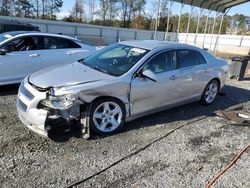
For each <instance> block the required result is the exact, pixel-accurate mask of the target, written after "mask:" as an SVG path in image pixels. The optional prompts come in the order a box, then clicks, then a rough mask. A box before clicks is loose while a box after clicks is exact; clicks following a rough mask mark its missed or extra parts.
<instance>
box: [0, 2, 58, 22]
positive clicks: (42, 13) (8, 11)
mask: <svg viewBox="0 0 250 188" xmlns="http://www.w3.org/2000/svg"><path fill="white" fill-rule="evenodd" d="M0 5H1V8H0V15H3V16H17V17H27V18H41V19H56V14H57V13H59V12H60V8H61V7H62V5H63V0H0Z"/></svg>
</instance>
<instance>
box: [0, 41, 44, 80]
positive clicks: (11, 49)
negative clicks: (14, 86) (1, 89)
mask: <svg viewBox="0 0 250 188" xmlns="http://www.w3.org/2000/svg"><path fill="white" fill-rule="evenodd" d="M38 43H39V37H36V36H29V37H19V38H17V39H13V40H11V41H9V42H8V43H6V44H3V45H2V46H1V47H0V49H5V50H7V51H8V53H6V54H5V55H1V56H0V84H4V83H6V84H8V83H18V82H20V81H21V80H22V79H23V78H24V77H25V76H27V75H29V74H31V73H33V72H35V71H38V70H40V69H41V67H42V65H41V63H42V60H41V56H40V53H39V50H38Z"/></svg>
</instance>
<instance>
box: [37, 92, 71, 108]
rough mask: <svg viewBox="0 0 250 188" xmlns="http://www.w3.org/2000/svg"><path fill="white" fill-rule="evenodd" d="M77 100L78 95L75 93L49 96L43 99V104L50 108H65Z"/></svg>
mask: <svg viewBox="0 0 250 188" xmlns="http://www.w3.org/2000/svg"><path fill="white" fill-rule="evenodd" d="M75 100H76V96H75V95H74V94H67V95H62V96H49V97H48V98H47V99H45V100H42V101H41V104H42V105H44V106H46V107H49V108H53V109H59V110H63V109H67V108H70V107H71V106H72V105H73V103H74V101H75Z"/></svg>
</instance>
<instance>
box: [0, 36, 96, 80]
mask: <svg viewBox="0 0 250 188" xmlns="http://www.w3.org/2000/svg"><path fill="white" fill-rule="evenodd" d="M97 49H98V48H97V47H96V46H92V45H90V44H87V43H84V42H82V41H80V40H77V39H74V38H71V37H67V36H62V35H56V34H47V33H41V32H27V31H16V32H7V33H3V34H1V35H0V85H6V84H15V83H20V82H21V80H22V79H23V78H24V77H25V76H27V75H29V74H31V73H33V72H36V71H39V70H41V69H44V68H47V67H50V66H54V65H63V64H70V63H73V62H75V61H77V60H79V59H82V58H85V57H87V56H89V55H90V54H92V53H94V52H95V51H96V50H97Z"/></svg>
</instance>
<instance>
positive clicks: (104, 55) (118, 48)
mask: <svg viewBox="0 0 250 188" xmlns="http://www.w3.org/2000/svg"><path fill="white" fill-rule="evenodd" d="M147 53H148V50H145V49H142V48H136V47H133V46H127V45H123V44H114V45H111V46H108V47H106V48H103V49H101V50H99V51H97V52H96V53H95V54H93V55H91V56H89V57H87V58H86V59H84V60H83V61H81V62H82V63H83V64H84V65H86V66H89V67H91V68H93V69H96V70H98V71H101V72H104V73H106V74H110V75H112V76H121V75H122V74H124V73H126V72H127V71H128V70H130V69H131V68H132V67H133V66H134V65H135V64H136V63H137V62H138V61H139V60H140V59H141V58H142V57H143V56H145V55H146V54H147Z"/></svg>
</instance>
